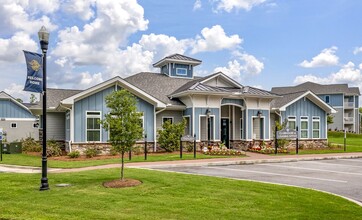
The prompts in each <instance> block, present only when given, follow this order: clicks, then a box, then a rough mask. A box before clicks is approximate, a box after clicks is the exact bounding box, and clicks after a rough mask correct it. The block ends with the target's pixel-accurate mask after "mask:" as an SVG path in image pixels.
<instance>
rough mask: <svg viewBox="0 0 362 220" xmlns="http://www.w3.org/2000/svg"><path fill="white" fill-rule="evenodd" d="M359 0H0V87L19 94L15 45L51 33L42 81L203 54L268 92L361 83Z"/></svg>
mask: <svg viewBox="0 0 362 220" xmlns="http://www.w3.org/2000/svg"><path fill="white" fill-rule="evenodd" d="M361 8H362V1H352V0H350V1H343V0H328V1H324V0H319V1H317V0H314V1H313V0H303V1H290V0H233V1H230V0H173V1H165V0H152V1H150V0H138V1H135V0H128V1H123V0H117V1H116V0H102V1H96V0H84V1H79V0H58V1H56V0H47V1H46V0H32V1H23V0H18V1H14V0H4V3H2V5H1V6H0V28H1V31H0V67H1V70H2V71H1V78H2V80H1V81H0V90H5V91H6V92H8V93H10V94H11V95H13V96H14V97H20V98H23V99H24V100H27V99H28V97H29V96H30V94H29V93H27V92H22V91H21V90H22V88H23V85H24V82H25V75H26V70H25V61H24V57H23V55H22V51H21V50H23V49H24V50H30V51H35V52H40V50H39V46H38V39H37V35H36V34H37V31H38V30H39V29H40V27H41V25H45V26H46V27H47V28H48V29H49V30H50V31H51V33H50V34H51V35H50V37H51V43H50V45H49V58H48V61H49V62H48V77H49V78H48V85H49V87H58V88H77V89H84V88H87V87H89V86H92V85H94V84H96V83H99V82H101V81H103V80H107V79H109V78H110V77H113V76H115V75H120V76H122V77H125V76H128V75H132V74H135V73H138V72H140V71H155V70H154V69H153V68H152V63H154V62H156V61H157V60H158V59H160V58H162V57H164V56H166V55H170V54H172V53H183V54H185V55H187V56H191V57H194V58H197V59H201V60H202V61H203V63H202V65H200V66H198V67H197V68H196V70H197V74H199V75H206V74H211V73H213V72H214V71H217V70H222V71H223V72H225V73H226V74H228V75H229V76H231V77H233V78H234V79H236V80H238V81H239V82H240V83H241V84H243V85H250V86H257V87H261V88H263V89H266V90H269V89H270V88H271V87H273V86H286V85H294V84H296V83H301V82H304V81H307V80H312V81H314V82H318V83H349V84H350V85H351V86H359V87H360V88H362V76H361V69H362V65H361V63H362V29H361V27H360V26H361V23H362V22H361V21H362V16H361V15H360V10H361Z"/></svg>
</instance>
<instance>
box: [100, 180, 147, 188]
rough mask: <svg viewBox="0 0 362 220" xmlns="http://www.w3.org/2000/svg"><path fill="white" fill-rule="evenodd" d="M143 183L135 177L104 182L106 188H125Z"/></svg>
mask: <svg viewBox="0 0 362 220" xmlns="http://www.w3.org/2000/svg"><path fill="white" fill-rule="evenodd" d="M140 184H142V182H141V181H139V180H135V179H123V180H120V179H118V180H112V181H109V182H104V183H103V186H104V187H106V188H124V187H133V186H138V185H140Z"/></svg>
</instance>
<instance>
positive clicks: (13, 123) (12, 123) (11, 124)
mask: <svg viewBox="0 0 362 220" xmlns="http://www.w3.org/2000/svg"><path fill="white" fill-rule="evenodd" d="M13 125H15V127H13ZM10 128H18V123H16V122H11V123H10Z"/></svg>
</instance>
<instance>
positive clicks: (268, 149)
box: [248, 145, 289, 154]
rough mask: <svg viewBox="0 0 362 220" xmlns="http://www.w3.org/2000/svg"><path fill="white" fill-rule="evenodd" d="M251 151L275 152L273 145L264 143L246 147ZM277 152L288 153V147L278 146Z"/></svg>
mask: <svg viewBox="0 0 362 220" xmlns="http://www.w3.org/2000/svg"><path fill="white" fill-rule="evenodd" d="M248 150H249V151H251V152H255V153H261V154H274V153H275V147H273V146H272V145H264V146H257V145H254V146H252V147H251V148H249V149H248ZM277 151H278V153H289V151H288V148H286V147H278V150H277Z"/></svg>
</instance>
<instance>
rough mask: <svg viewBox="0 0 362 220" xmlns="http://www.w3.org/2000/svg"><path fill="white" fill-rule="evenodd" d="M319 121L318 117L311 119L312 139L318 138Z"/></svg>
mask: <svg viewBox="0 0 362 220" xmlns="http://www.w3.org/2000/svg"><path fill="white" fill-rule="evenodd" d="M319 130H320V120H319V117H313V138H319Z"/></svg>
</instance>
